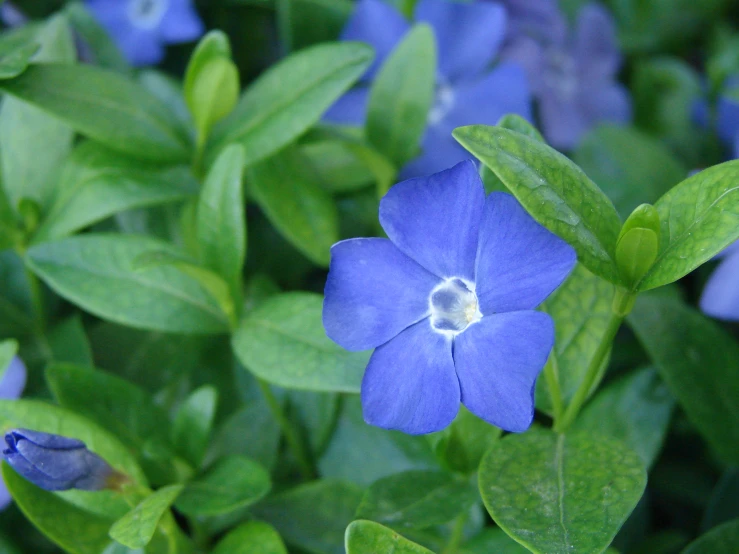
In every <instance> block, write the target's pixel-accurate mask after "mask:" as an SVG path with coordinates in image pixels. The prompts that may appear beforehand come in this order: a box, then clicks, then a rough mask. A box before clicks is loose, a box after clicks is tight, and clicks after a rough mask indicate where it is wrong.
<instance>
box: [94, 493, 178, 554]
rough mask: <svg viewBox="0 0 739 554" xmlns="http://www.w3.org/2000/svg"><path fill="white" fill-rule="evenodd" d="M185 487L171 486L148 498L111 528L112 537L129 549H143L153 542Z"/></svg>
mask: <svg viewBox="0 0 739 554" xmlns="http://www.w3.org/2000/svg"><path fill="white" fill-rule="evenodd" d="M184 487H185V486H184V485H179V484H178V485H169V486H168V487H163V488H161V489H159V490H158V491H156V492H155V493H154V494H151V495H149V496H147V497H146V498H145V499H144V500H142V501H141V502H140V503H139V504H138V505H137V506H136V507H135V508H133V509H132V510H131V511H130V512H128V513H127V514H126V515H125V516H123V517H122V518H121V519H119V520H118V521H116V522H115V523H114V524H113V526H112V527H111V528H110V532H109V533H110V537H111V538H113V539H115V540H116V541H118V542H119V543H121V544H122V545H124V546H127V547H128V548H143V547H144V546H146V545H147V544H149V543H150V542H151V539H152V538H153V537H154V533H155V532H156V530H157V526H158V525H159V520H160V519H162V516H164V514H165V513H166V512H167V510H169V507H170V506H171V505H172V503H173V502H174V501H175V499H176V498H177V497H178V496H179V494H180V493H181V492H182V489H183V488H184Z"/></svg>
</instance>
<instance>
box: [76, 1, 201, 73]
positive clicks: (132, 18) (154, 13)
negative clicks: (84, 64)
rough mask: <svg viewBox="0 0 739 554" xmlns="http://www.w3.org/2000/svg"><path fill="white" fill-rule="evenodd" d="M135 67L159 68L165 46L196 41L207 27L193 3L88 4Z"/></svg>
mask: <svg viewBox="0 0 739 554" xmlns="http://www.w3.org/2000/svg"><path fill="white" fill-rule="evenodd" d="M85 5H86V6H87V8H88V9H89V10H90V12H91V13H92V14H93V15H94V16H95V17H96V18H97V20H98V21H99V22H100V24H101V25H102V26H103V27H105V28H106V29H107V31H108V32H109V33H110V35H111V36H112V37H113V40H115V42H116V44H117V45H118V47H119V48H120V49H121V51H122V52H123V53H124V55H125V56H126V58H127V59H128V61H129V62H130V63H132V64H133V65H152V64H156V63H158V62H159V61H161V59H162V58H163V57H164V48H163V47H162V45H163V44H174V43H178V42H188V41H191V40H195V39H196V38H198V37H199V36H200V35H202V34H203V31H204V27H203V23H202V21H200V18H199V17H198V14H197V12H196V11H195V7H194V6H193V3H192V0H86V1H85Z"/></svg>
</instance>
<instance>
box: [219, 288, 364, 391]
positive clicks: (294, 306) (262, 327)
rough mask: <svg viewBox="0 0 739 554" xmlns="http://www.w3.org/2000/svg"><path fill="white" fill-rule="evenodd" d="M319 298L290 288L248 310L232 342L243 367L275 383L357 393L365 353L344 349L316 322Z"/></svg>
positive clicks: (283, 385)
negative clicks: (288, 290)
mask: <svg viewBox="0 0 739 554" xmlns="http://www.w3.org/2000/svg"><path fill="white" fill-rule="evenodd" d="M322 308H323V298H322V297H321V296H320V295H318V294H312V293H306V292H291V293H285V294H279V295H276V296H273V297H271V298H268V299H267V300H265V302H264V303H263V304H261V305H260V306H258V307H257V308H256V309H255V310H253V311H252V312H250V313H248V314H247V315H246V316H245V317H244V319H243V321H242V322H241V325H240V326H239V328H238V329H237V331H236V333H235V334H234V335H233V339H232V345H233V349H234V351H235V352H236V355H237V356H238V358H239V360H240V361H241V363H242V364H244V366H246V368H247V369H249V371H251V372H252V373H254V374H255V375H257V376H258V377H259V378H260V379H264V380H265V381H268V382H270V383H273V384H275V385H279V386H281V387H285V388H290V389H303V390H314V391H325V392H358V391H359V387H360V384H361V380H362V374H363V373H364V368H365V367H366V366H367V361H368V352H347V351H346V350H344V349H343V348H341V347H340V346H338V345H336V344H334V343H333V342H331V340H330V339H329V338H328V337H327V336H326V332H325V331H324V330H323V325H322V323H321V311H322Z"/></svg>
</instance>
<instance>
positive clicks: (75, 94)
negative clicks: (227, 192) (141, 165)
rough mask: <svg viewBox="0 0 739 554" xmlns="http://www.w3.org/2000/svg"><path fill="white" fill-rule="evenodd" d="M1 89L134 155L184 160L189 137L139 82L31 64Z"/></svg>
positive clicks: (85, 68)
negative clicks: (182, 133) (184, 135)
mask: <svg viewBox="0 0 739 554" xmlns="http://www.w3.org/2000/svg"><path fill="white" fill-rule="evenodd" d="M0 90H2V91H3V92H6V93H8V94H10V95H12V96H15V97H16V98H19V99H20V100H23V101H25V102H28V103H29V104H32V105H34V106H36V107H38V108H40V109H42V110H44V111H47V112H49V113H51V114H52V115H54V116H55V117H57V118H59V119H61V120H62V121H64V122H65V123H67V124H68V125H70V126H71V127H73V128H74V129H76V130H77V131H79V132H80V133H82V134H83V135H86V136H88V137H90V138H92V139H95V140H97V141H99V142H101V143H103V144H105V145H106V146H108V147H110V148H112V149H114V150H118V151H120V152H123V153H126V154H130V155H132V156H135V157H138V158H142V159H145V160H153V161H169V162H184V161H187V160H188V157H189V148H190V147H189V145H188V140H187V139H186V138H185V137H183V136H181V134H180V131H179V123H178V121H177V117H176V116H175V115H174V114H173V113H172V112H171V110H170V109H169V107H168V106H167V105H165V104H163V103H162V102H160V101H159V100H158V99H157V98H156V97H155V96H153V95H152V94H151V93H149V92H148V91H147V90H146V89H145V88H143V87H142V86H140V85H139V84H137V83H136V82H134V81H132V80H130V79H127V78H126V77H123V76H121V75H120V74H118V73H114V72H112V71H108V70H105V69H100V68H97V67H95V66H92V65H81V64H80V65H64V64H41V65H32V66H30V67H28V69H26V71H25V72H24V73H22V74H21V75H19V76H18V77H15V78H14V79H9V80H6V81H0Z"/></svg>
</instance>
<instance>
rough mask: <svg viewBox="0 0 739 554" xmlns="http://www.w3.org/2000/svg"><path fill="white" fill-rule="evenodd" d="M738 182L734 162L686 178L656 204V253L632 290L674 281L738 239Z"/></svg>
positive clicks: (738, 172) (738, 165)
mask: <svg viewBox="0 0 739 554" xmlns="http://www.w3.org/2000/svg"><path fill="white" fill-rule="evenodd" d="M738 182H739V160H734V161H731V162H726V163H723V164H720V165H716V166H713V167H709V168H708V169H705V170H703V171H701V172H700V173H697V174H696V175H693V176H692V177H689V178H688V179H686V180H685V181H683V182H681V183H679V184H678V185H676V186H675V187H674V188H673V189H672V190H670V191H669V192H668V193H667V194H665V195H664V196H663V197H662V198H660V199H659V200H658V201H657V203H656V204H655V205H654V207H655V208H657V211H658V212H659V219H660V223H661V225H662V229H661V232H660V252H659V254H658V255H657V259H656V260H655V261H654V264H653V265H652V269H651V270H650V271H649V273H647V274H646V276H645V277H644V279H642V281H641V282H640V283H639V285H638V290H640V291H644V290H649V289H653V288H655V287H661V286H662V285H666V284H668V283H672V282H673V281H677V280H678V279H679V278H680V277H682V276H683V275H686V274H688V273H690V272H691V271H693V270H694V269H695V268H696V267H698V266H699V265H701V264H702V263H703V262H706V261H708V260H710V259H711V258H712V257H713V256H715V255H716V254H718V253H719V252H721V250H723V249H724V248H726V247H727V246H728V245H729V244H731V243H732V242H734V241H735V240H736V239H738V238H739V185H737V183H738Z"/></svg>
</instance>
